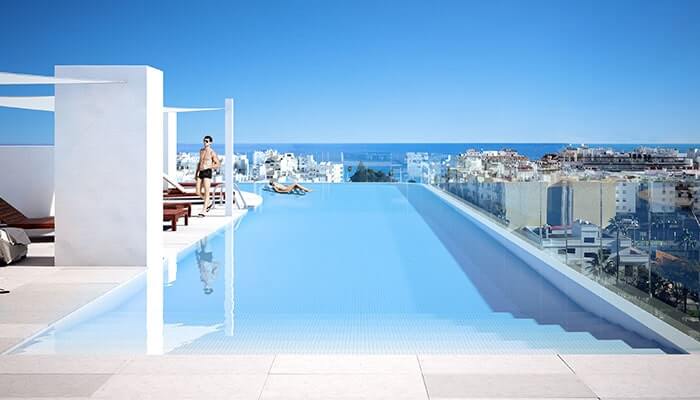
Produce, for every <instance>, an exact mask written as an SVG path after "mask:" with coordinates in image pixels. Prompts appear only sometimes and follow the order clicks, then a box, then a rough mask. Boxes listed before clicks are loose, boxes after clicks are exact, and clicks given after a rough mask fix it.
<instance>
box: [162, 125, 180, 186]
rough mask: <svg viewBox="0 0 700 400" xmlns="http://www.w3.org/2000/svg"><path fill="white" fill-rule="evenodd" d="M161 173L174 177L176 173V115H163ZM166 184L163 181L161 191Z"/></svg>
mask: <svg viewBox="0 0 700 400" xmlns="http://www.w3.org/2000/svg"><path fill="white" fill-rule="evenodd" d="M163 172H165V173H166V174H168V175H170V176H173V177H174V176H175V173H176V172H177V113H176V112H166V113H163ZM167 188H168V183H167V182H165V181H163V189H167Z"/></svg>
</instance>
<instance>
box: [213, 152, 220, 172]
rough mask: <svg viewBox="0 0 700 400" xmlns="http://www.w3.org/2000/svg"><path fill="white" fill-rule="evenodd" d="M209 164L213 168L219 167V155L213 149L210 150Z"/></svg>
mask: <svg viewBox="0 0 700 400" xmlns="http://www.w3.org/2000/svg"><path fill="white" fill-rule="evenodd" d="M211 164H212V168H213V169H219V167H220V166H221V162H220V161H219V156H217V155H216V152H215V151H214V150H212V151H211Z"/></svg>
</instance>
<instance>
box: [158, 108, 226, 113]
mask: <svg viewBox="0 0 700 400" xmlns="http://www.w3.org/2000/svg"><path fill="white" fill-rule="evenodd" d="M219 110H223V108H185V107H163V112H175V113H181V112H198V111H219Z"/></svg>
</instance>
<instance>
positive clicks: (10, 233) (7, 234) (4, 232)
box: [0, 228, 32, 245]
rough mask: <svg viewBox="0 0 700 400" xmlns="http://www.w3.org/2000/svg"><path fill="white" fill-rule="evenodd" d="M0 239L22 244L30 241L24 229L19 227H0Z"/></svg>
mask: <svg viewBox="0 0 700 400" xmlns="http://www.w3.org/2000/svg"><path fill="white" fill-rule="evenodd" d="M0 240H5V241H7V242H9V243H10V244H23V245H28V244H30V243H31V242H32V241H31V240H29V236H27V233H26V232H24V229H20V228H0Z"/></svg>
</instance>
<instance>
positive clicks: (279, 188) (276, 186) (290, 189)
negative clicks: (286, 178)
mask: <svg viewBox="0 0 700 400" xmlns="http://www.w3.org/2000/svg"><path fill="white" fill-rule="evenodd" d="M270 187H271V188H272V190H274V191H275V192H277V193H295V192H303V193H308V192H310V191H311V189H309V188H305V187H304V186H301V185H300V184H298V183H296V182H294V183H292V184H291V185H282V184H281V183H279V182H275V180H274V179H270Z"/></svg>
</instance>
